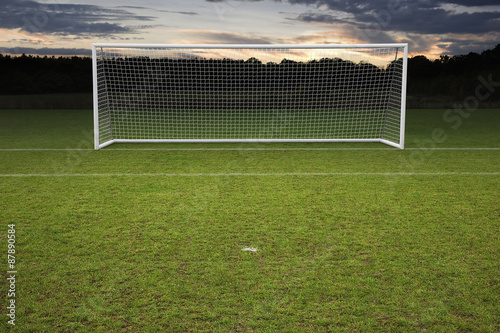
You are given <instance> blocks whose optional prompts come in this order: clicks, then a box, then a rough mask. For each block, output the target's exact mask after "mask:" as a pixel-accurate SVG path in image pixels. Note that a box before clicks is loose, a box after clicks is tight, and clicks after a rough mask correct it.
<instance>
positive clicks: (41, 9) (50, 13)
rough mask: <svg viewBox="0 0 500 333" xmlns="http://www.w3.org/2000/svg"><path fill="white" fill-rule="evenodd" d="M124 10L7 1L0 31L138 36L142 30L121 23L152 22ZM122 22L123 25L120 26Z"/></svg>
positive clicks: (0, 8)
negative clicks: (126, 21) (138, 32)
mask: <svg viewBox="0 0 500 333" xmlns="http://www.w3.org/2000/svg"><path fill="white" fill-rule="evenodd" d="M152 19H154V17H151V16H138V15H134V14H133V13H131V12H129V11H126V10H123V9H111V8H105V7H101V6H94V5H76V4H64V3H53V4H48V3H39V2H37V1H33V0H4V1H3V2H2V4H1V5H0V28H5V29H19V28H21V29H22V30H24V31H27V32H30V33H44V34H56V35H82V34H83V35H110V34H111V35H113V34H123V33H134V32H136V31H137V29H139V28H140V27H131V26H124V25H123V23H121V21H124V20H134V21H150V20H152ZM119 21H120V23H119Z"/></svg>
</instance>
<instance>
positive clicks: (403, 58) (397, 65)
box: [92, 43, 408, 149]
mask: <svg viewBox="0 0 500 333" xmlns="http://www.w3.org/2000/svg"><path fill="white" fill-rule="evenodd" d="M407 57H408V44H402V43H401V44H356V45H335V44H328V45H271V44H263V45H257V44H248V45H246V44H245V45H241V44H194V45H178V44H165V45H160V44H107V43H106V44H104V43H96V44H92V66H93V81H94V82H93V94H94V138H95V149H100V148H103V147H106V146H108V145H110V144H112V143H114V142H382V143H385V144H388V145H391V146H393V147H397V148H401V149H403V148H404V133H405V112H406V77H407Z"/></svg>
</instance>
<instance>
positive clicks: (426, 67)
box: [0, 44, 500, 101]
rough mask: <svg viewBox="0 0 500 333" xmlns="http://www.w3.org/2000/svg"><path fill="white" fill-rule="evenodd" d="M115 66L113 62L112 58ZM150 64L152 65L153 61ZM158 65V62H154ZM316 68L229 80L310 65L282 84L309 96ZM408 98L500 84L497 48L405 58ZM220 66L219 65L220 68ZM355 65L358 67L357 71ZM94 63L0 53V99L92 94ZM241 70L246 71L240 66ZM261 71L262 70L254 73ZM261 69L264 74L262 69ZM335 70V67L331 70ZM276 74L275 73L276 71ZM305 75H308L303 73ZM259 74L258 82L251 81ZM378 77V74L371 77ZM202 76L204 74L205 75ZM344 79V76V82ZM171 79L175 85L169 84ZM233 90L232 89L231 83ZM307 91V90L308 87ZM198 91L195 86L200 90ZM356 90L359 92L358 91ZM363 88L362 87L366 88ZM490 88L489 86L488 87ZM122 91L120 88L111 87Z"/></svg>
mask: <svg viewBox="0 0 500 333" xmlns="http://www.w3.org/2000/svg"><path fill="white" fill-rule="evenodd" d="M115 61H116V59H115ZM151 61H152V60H151ZM157 61H160V60H157ZM321 61H332V62H334V61H337V63H338V64H340V63H341V62H342V60H339V59H323V60H321ZM318 63H319V61H317V62H313V63H293V62H288V63H280V64H273V63H271V64H262V63H261V62H260V61H259V60H258V59H255V58H251V59H248V60H246V65H245V66H247V67H246V68H253V69H252V70H250V69H248V71H249V73H247V74H245V73H246V72H245V70H243V72H242V73H239V75H243V77H244V79H242V78H241V77H240V78H239V79H237V78H232V79H231V80H239V81H238V83H237V85H242V84H243V85H244V84H247V85H248V84H255V81H256V80H257V81H259V82H260V83H259V84H260V85H261V87H262V89H265V88H270V89H272V87H270V86H269V85H267V82H272V80H269V79H268V78H265V77H263V75H274V74H269V73H270V72H273V71H270V70H269V69H271V68H272V67H273V66H274V67H275V69H276V68H278V67H277V66H282V67H280V68H287V70H290V71H292V70H293V69H294V66H302V67H304V68H305V66H310V68H313V70H312V73H315V74H314V75H312V74H311V75H306V77H293V75H292V74H290V75H291V76H287V75H286V73H285V75H283V78H284V79H285V80H287V82H283V84H284V85H285V86H286V85H289V86H290V88H291V87H292V86H293V87H294V89H296V88H297V87H299V88H301V89H308V90H310V91H313V90H314V89H315V88H316V87H315V85H318V84H320V79H319V78H320V77H321V75H318V73H317V71H315V69H314V66H316V65H317V64H318ZM408 64H409V66H408V95H409V96H410V97H412V98H426V97H435V98H445V99H453V100H461V99H463V98H466V97H467V96H470V95H474V93H475V90H476V88H477V87H478V85H479V84H481V82H480V81H479V79H478V77H479V76H482V77H483V78H484V79H486V80H488V77H489V76H491V78H492V81H494V82H498V81H500V44H499V45H497V46H496V47H495V48H493V49H491V50H486V51H483V52H482V53H469V54H466V55H456V56H441V57H440V59H436V60H430V59H428V58H426V57H425V56H415V57H412V58H410V59H408ZM213 65H214V72H213V73H214V74H213V75H214V76H213V77H214V78H215V77H216V76H217V68H216V67H217V66H215V65H216V64H215V63H214V64H213ZM218 65H220V63H219V64H218ZM349 66H351V67H352V68H354V72H355V71H356V70H357V71H360V70H363V71H365V73H371V74H370V75H381V77H382V76H385V77H387V72H385V74H384V71H381V70H380V69H379V68H377V67H375V66H373V65H370V64H366V63H365V64H352V63H351V64H349ZM356 66H357V67H356ZM91 67H92V60H91V58H89V57H47V56H45V57H40V56H28V55H21V56H9V55H1V54H0V73H1V79H0V95H16V94H53V93H91V92H92V69H91ZM243 67H244V66H243ZM256 68H260V69H262V70H257V71H256V70H255V69H256ZM264 68H265V69H266V70H267V74H265V73H266V70H264ZM332 68H333V67H332ZM276 72H278V71H276ZM301 72H302V73H307V71H301ZM255 73H260V74H257V75H258V76H259V77H257V78H256V77H254V75H256V74H255ZM374 73H378V74H374ZM184 74H185V73H181V72H177V76H172V77H171V78H170V79H169V80H171V82H173V83H175V82H174V81H175V80H177V82H176V83H175V84H174V85H175V86H176V87H178V89H181V88H182V87H183V82H186V81H185V80H186V79H187V77H186V76H183V75H184ZM205 75H206V74H205ZM336 75H337V76H333V77H330V78H329V80H332V82H329V83H332V84H333V83H335V82H334V81H335V80H339V79H341V75H342V74H341V72H337V74H336ZM206 79H207V77H206V76H205V77H204V78H199V81H198V82H199V83H200V84H201V85H202V84H203V80H206ZM343 79H345V77H343ZM143 80H144V84H150V83H151V82H147V81H148V80H153V78H152V76H151V75H149V76H148V75H144V76H143ZM172 80H174V81H172ZM232 83H233V85H232V87H235V85H234V83H235V82H232ZM219 84H220V85H221V86H220V88H221V89H223V88H224V89H226V88H228V87H230V86H231V85H229V82H226V83H224V82H220V83H219ZM308 86H309V88H308ZM198 88H199V87H198ZM360 88H362V87H361V86H360ZM365 88H366V87H365ZM490 88H491V87H490ZM115 89H123V88H118V87H117V88H115ZM489 92H490V93H491V94H490V95H489V96H488V100H489V101H500V87H496V89H494V91H491V90H490V91H489Z"/></svg>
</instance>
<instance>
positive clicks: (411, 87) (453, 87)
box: [408, 44, 500, 102]
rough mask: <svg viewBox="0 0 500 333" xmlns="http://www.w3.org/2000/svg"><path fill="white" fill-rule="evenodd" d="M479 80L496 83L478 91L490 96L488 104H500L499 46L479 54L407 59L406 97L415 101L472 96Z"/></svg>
mask: <svg viewBox="0 0 500 333" xmlns="http://www.w3.org/2000/svg"><path fill="white" fill-rule="evenodd" d="M480 77H482V78H483V79H485V80H486V81H488V80H490V78H491V80H492V81H493V82H497V87H496V88H495V87H493V86H492V87H489V88H486V87H485V88H483V89H481V90H480V91H481V93H482V94H483V95H484V94H486V92H488V93H489V95H488V101H489V102H498V101H500V87H499V86H498V82H500V44H498V45H497V46H496V47H495V48H493V49H491V50H486V51H483V52H482V53H473V52H471V53H469V54H466V55H456V56H451V57H450V56H441V57H440V59H436V60H430V59H427V58H426V57H425V56H415V57H412V58H410V59H408V95H409V96H412V97H414V98H415V97H437V98H443V99H449V100H455V101H461V100H463V99H464V98H467V97H469V96H475V94H476V89H477V88H478V86H480V85H481V84H482V83H481V80H480V79H479V78H480ZM484 89H488V90H487V91H486V90H484ZM492 90H493V91H492Z"/></svg>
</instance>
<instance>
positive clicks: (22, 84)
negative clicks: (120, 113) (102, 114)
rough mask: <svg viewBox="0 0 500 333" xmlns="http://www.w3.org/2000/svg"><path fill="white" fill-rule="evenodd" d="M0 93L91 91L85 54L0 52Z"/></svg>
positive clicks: (90, 62)
mask: <svg viewBox="0 0 500 333" xmlns="http://www.w3.org/2000/svg"><path fill="white" fill-rule="evenodd" d="M0 73H1V79H0V95H15V94H52V93H84V92H92V59H91V58H88V57H71V58H69V57H58V58H56V57H47V56H45V57H39V56H27V55H24V54H23V55H22V56H18V57H12V56H9V55H1V54H0Z"/></svg>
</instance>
